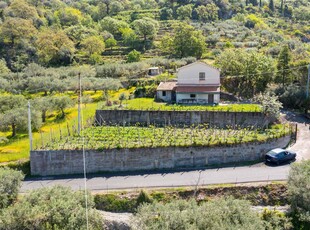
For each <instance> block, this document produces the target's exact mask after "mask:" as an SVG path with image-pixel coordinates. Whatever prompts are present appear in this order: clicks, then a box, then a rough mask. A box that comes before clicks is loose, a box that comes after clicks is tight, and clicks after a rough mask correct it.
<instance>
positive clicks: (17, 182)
mask: <svg viewBox="0 0 310 230" xmlns="http://www.w3.org/2000/svg"><path fill="white" fill-rule="evenodd" d="M23 178H24V176H23V174H22V173H21V172H19V171H15V170H12V169H9V168H0V209H3V208H6V207H8V206H9V205H10V204H12V203H13V202H14V201H15V200H16V198H17V195H18V190H19V188H20V186H21V181H22V179H23ZM0 226H1V219H0ZM0 229H1V227H0Z"/></svg>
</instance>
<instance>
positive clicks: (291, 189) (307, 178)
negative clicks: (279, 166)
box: [288, 160, 310, 229]
mask: <svg viewBox="0 0 310 230" xmlns="http://www.w3.org/2000/svg"><path fill="white" fill-rule="evenodd" d="M309 186H310V161H309V160H308V161H302V162H301V163H295V164H293V165H292V167H291V170H290V172H289V177H288V195H289V201H290V204H291V210H292V212H293V214H294V216H295V217H296V219H297V221H299V222H300V224H301V226H303V228H302V227H300V228H299V229H309V228H310V187H309Z"/></svg>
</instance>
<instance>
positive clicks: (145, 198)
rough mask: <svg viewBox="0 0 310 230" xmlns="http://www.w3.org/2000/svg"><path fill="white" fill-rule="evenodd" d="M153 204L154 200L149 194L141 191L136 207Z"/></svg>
mask: <svg viewBox="0 0 310 230" xmlns="http://www.w3.org/2000/svg"><path fill="white" fill-rule="evenodd" d="M152 202H153V201H152V198H151V197H150V196H149V194H148V193H147V192H146V191H144V190H141V192H140V193H139V195H138V197H137V203H136V206H137V207H139V206H140V205H142V204H150V203H152Z"/></svg>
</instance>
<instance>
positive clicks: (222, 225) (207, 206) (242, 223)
mask: <svg viewBox="0 0 310 230" xmlns="http://www.w3.org/2000/svg"><path fill="white" fill-rule="evenodd" d="M264 225H265V222H264V221H263V220H261V219H260V218H259V216H258V215H257V214H256V213H255V212H254V211H252V210H251V209H250V204H249V203H248V202H246V201H241V200H234V199H232V198H228V199H218V200H214V201H210V202H206V203H203V204H202V205H200V206H199V205H198V204H197V203H196V201H194V200H190V201H183V200H177V201H174V202H172V203H168V204H161V203H153V204H144V205H142V206H140V207H139V208H138V212H137V215H136V216H135V225H134V226H133V229H145V230H147V229H178V230H186V229H210V230H211V229H249V230H254V229H255V230H260V229H261V230H263V229H265V228H264Z"/></svg>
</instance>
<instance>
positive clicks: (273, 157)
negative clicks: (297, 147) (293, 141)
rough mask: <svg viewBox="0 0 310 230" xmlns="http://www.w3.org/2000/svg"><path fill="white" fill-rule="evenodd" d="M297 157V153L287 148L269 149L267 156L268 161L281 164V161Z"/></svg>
mask: <svg viewBox="0 0 310 230" xmlns="http://www.w3.org/2000/svg"><path fill="white" fill-rule="evenodd" d="M295 158H296V153H294V152H292V151H290V150H285V149H280V148H278V149H273V150H271V151H269V152H268V153H267V154H266V156H265V159H266V162H269V163H274V164H277V165H279V164H280V163H284V162H288V161H293V160H295Z"/></svg>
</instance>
